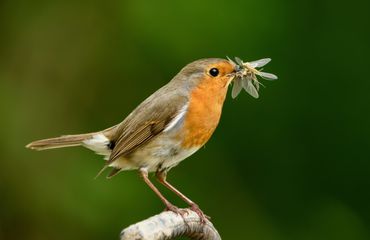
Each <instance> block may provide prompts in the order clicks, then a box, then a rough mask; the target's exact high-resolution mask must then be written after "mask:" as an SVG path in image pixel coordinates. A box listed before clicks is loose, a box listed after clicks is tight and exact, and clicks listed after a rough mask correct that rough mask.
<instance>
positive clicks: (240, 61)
mask: <svg viewBox="0 0 370 240" xmlns="http://www.w3.org/2000/svg"><path fill="white" fill-rule="evenodd" d="M235 62H236V63H237V64H239V65H240V66H243V60H241V59H240V58H238V57H235Z"/></svg>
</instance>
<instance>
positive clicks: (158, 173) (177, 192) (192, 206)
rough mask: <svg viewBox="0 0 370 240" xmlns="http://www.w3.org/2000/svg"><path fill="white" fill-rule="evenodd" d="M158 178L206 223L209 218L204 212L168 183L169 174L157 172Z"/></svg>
mask: <svg viewBox="0 0 370 240" xmlns="http://www.w3.org/2000/svg"><path fill="white" fill-rule="evenodd" d="M156 177H157V179H158V181H159V182H160V183H161V184H163V186H165V187H166V188H168V189H169V190H171V191H172V192H174V193H175V194H176V195H177V196H179V197H180V198H181V199H182V200H184V201H185V202H186V203H187V204H189V206H190V209H191V210H192V211H194V212H196V213H197V214H198V216H199V218H200V220H201V222H202V223H205V222H206V219H207V218H209V217H208V216H206V215H205V214H204V213H203V211H202V210H201V209H200V208H199V206H198V205H197V204H196V203H194V202H193V201H191V200H190V199H189V198H188V197H186V196H185V195H184V194H182V193H181V192H180V191H179V190H177V189H176V188H175V187H174V186H172V185H171V184H170V183H169V182H167V180H166V177H167V173H166V172H164V171H162V172H156Z"/></svg>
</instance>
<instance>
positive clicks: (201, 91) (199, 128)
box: [182, 78, 227, 148]
mask: <svg viewBox="0 0 370 240" xmlns="http://www.w3.org/2000/svg"><path fill="white" fill-rule="evenodd" d="M226 92H227V86H225V84H224V83H222V82H218V81H215V79H212V78H205V79H204V80H203V81H202V82H201V83H200V84H199V85H198V86H197V87H196V88H195V89H193V90H192V93H191V95H190V101H189V107H188V111H187V113H186V116H185V121H184V127H183V130H182V137H183V142H182V146H183V147H185V148H191V147H200V146H202V145H204V144H205V143H206V142H207V141H208V140H209V138H210V137H211V135H212V133H213V132H214V131H215V129H216V127H217V125H218V123H219V120H220V117H221V111H222V105H223V103H224V100H225V96H226Z"/></svg>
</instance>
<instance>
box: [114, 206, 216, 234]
mask: <svg viewBox="0 0 370 240" xmlns="http://www.w3.org/2000/svg"><path fill="white" fill-rule="evenodd" d="M181 211H186V213H185V215H184V216H183V217H182V216H181V215H179V214H176V213H174V212H171V211H166V212H162V213H160V214H158V215H155V216H153V217H150V218H148V219H145V220H143V221H141V222H138V223H136V224H133V225H131V226H129V227H127V228H125V229H123V230H122V232H121V240H170V239H175V238H176V237H180V236H185V237H189V238H190V239H196V240H221V237H220V235H219V234H218V232H217V230H216V229H215V227H214V226H213V224H212V223H211V222H210V221H209V220H206V223H201V221H200V218H199V216H198V215H197V214H196V213H195V212H194V211H191V210H189V209H181Z"/></svg>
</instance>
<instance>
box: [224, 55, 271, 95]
mask: <svg viewBox="0 0 370 240" xmlns="http://www.w3.org/2000/svg"><path fill="white" fill-rule="evenodd" d="M228 60H229V61H230V62H232V63H233V64H235V65H237V66H238V67H239V68H240V69H241V71H238V73H237V74H236V76H235V78H234V80H233V82H234V83H233V89H232V92H231V96H232V98H236V96H238V94H239V93H240V91H241V90H242V89H243V88H244V90H245V91H246V92H247V93H249V94H250V95H251V96H252V97H254V98H258V97H259V94H258V91H259V88H260V85H261V86H263V85H262V83H260V82H259V81H258V78H257V76H260V77H262V78H263V79H265V80H271V81H272V80H276V79H278V77H277V76H276V75H274V74H272V73H267V72H261V71H260V70H257V69H256V68H261V67H263V66H265V65H266V64H267V63H269V62H270V61H271V58H263V59H260V60H256V61H252V62H243V60H241V59H240V58H238V57H235V62H234V61H233V60H231V59H230V58H228ZM261 70H262V69H261Z"/></svg>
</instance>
